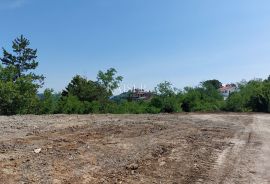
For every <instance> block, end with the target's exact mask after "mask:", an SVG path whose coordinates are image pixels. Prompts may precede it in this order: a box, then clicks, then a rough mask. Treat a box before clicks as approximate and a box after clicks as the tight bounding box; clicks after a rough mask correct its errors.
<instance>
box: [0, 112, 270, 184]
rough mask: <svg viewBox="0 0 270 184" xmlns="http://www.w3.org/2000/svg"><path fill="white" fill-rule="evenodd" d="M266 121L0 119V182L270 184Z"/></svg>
mask: <svg viewBox="0 0 270 184" xmlns="http://www.w3.org/2000/svg"><path fill="white" fill-rule="evenodd" d="M269 171H270V115H267V114H235V113H232V114H174V115H168V114H161V115H82V116H78V115H50V116H12V117H0V183H1V184H13V183H16V184H17V183H19V184H23V183H24V184H28V183H55V184H60V183H72V184H73V183H76V184H80V183H89V184H95V183H104V184H106V183H108V184H111V183H119V184H120V183H122V184H137V183H145V184H151V183H153V184H154V183H155V184H167V183H168V184H191V183H196V184H200V183H203V184H204V183H210V184H222V183H228V184H232V183H239V184H247V183H252V184H253V183H258V184H264V183H270V172H269Z"/></svg>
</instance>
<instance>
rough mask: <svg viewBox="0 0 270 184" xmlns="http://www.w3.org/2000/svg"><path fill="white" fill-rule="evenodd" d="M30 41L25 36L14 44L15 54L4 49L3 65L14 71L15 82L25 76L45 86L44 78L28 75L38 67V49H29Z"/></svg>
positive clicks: (32, 74) (17, 39)
mask: <svg viewBox="0 0 270 184" xmlns="http://www.w3.org/2000/svg"><path fill="white" fill-rule="evenodd" d="M29 45H30V41H29V40H28V39H26V38H25V37H24V36H23V35H21V36H20V37H19V38H16V39H15V40H14V41H13V42H12V49H13V54H12V53H9V52H8V51H7V50H6V49H4V48H3V58H0V60H1V61H2V64H3V65H4V66H6V67H7V68H9V69H10V70H13V71H14V76H13V79H12V80H13V81H16V80H17V79H18V78H20V77H23V76H26V75H27V76H30V77H31V79H32V80H33V81H39V82H40V83H41V85H42V84H43V80H44V76H42V75H36V74H34V73H31V72H30V73H27V72H28V71H29V70H34V69H36V68H37V66H38V62H37V61H36V59H37V49H31V48H29Z"/></svg>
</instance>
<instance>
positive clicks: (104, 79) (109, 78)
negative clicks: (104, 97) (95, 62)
mask: <svg viewBox="0 0 270 184" xmlns="http://www.w3.org/2000/svg"><path fill="white" fill-rule="evenodd" d="M116 74H117V71H116V69H114V68H110V69H108V70H107V71H106V72H102V71H99V72H98V75H97V82H98V83H99V84H100V85H101V86H103V87H104V88H105V89H106V90H107V92H108V93H109V94H110V95H112V93H113V91H114V90H115V89H117V88H118V87H119V84H120V82H121V81H122V80H123V77H122V76H115V75H116Z"/></svg>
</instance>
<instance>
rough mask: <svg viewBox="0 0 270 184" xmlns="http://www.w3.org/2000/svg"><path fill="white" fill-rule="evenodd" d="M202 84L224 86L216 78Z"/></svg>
mask: <svg viewBox="0 0 270 184" xmlns="http://www.w3.org/2000/svg"><path fill="white" fill-rule="evenodd" d="M201 85H202V86H203V87H208V86H213V87H214V88H215V89H219V88H220V87H222V83H221V82H220V81H219V80H216V79H212V80H207V81H204V82H201Z"/></svg>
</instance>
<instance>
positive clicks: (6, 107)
mask: <svg viewBox="0 0 270 184" xmlns="http://www.w3.org/2000/svg"><path fill="white" fill-rule="evenodd" d="M29 44H30V42H29V41H28V40H27V39H25V38H24V37H23V36H21V37H20V38H17V39H15V40H14V41H13V46H12V48H13V52H14V54H11V53H9V52H7V51H6V50H5V49H3V58H0V60H1V61H2V66H1V68H0V113H1V114H4V115H12V114H29V113H36V112H37V106H38V97H37V91H38V88H39V87H41V86H42V81H43V79H44V77H43V76H38V75H36V74H34V73H31V72H30V73H29V72H28V70H32V69H35V68H36V67H37V66H38V62H37V61H36V60H35V59H36V58H37V56H36V52H37V51H36V50H33V49H30V48H29V47H28V46H29Z"/></svg>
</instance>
